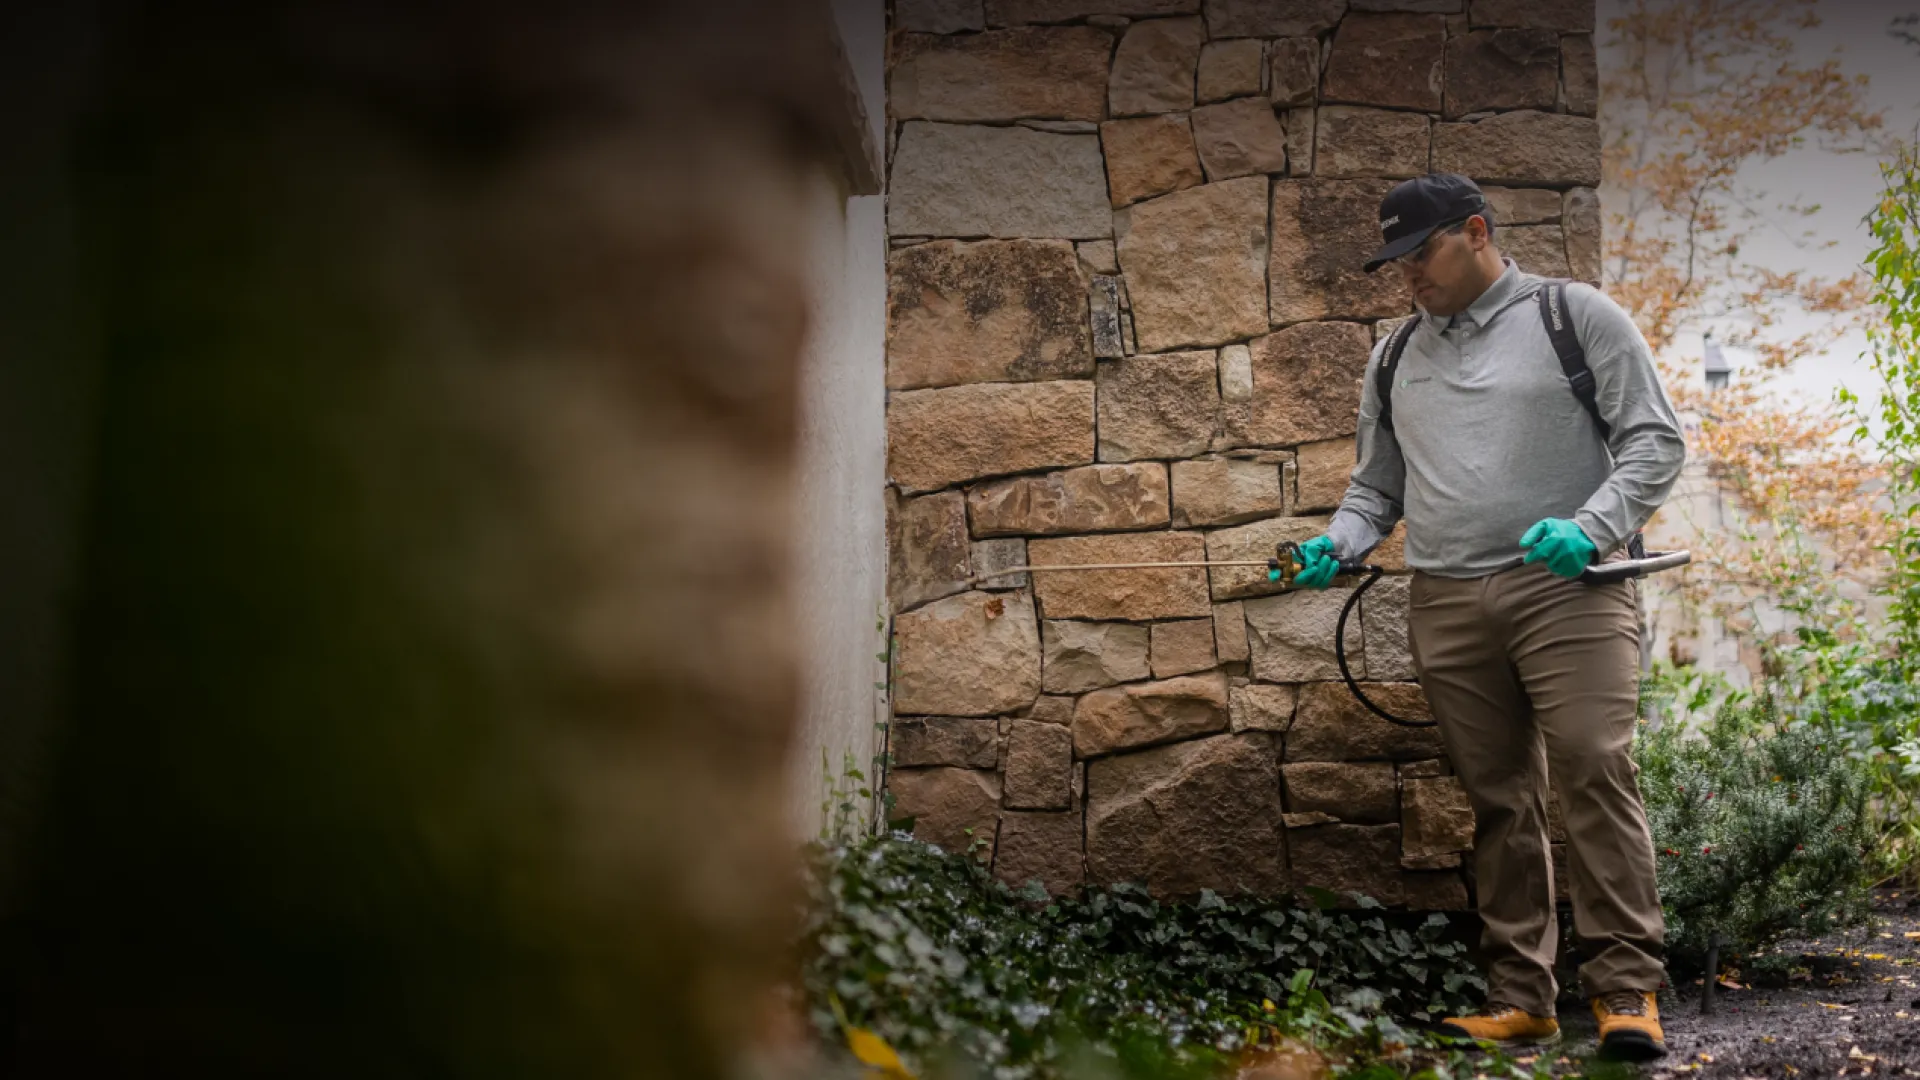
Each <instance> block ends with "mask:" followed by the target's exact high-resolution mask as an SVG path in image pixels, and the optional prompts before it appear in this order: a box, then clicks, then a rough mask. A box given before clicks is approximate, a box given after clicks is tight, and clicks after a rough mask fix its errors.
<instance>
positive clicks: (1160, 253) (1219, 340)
mask: <svg viewBox="0 0 1920 1080" xmlns="http://www.w3.org/2000/svg"><path fill="white" fill-rule="evenodd" d="M1128 222H1129V227H1128V228H1127V230H1126V232H1125V235H1123V236H1122V237H1121V239H1120V242H1119V255H1120V266H1121V268H1122V269H1123V270H1124V271H1125V273H1126V279H1127V292H1128V294H1129V295H1130V296H1131V298H1132V301H1133V325H1134V334H1135V337H1136V340H1137V344H1138V347H1139V348H1140V349H1141V351H1143V352H1165V351H1167V350H1171V349H1181V348H1191V347H1195V346H1214V345H1224V344H1226V343H1228V342H1231V341H1235V340H1239V339H1244V338H1248V337H1251V336H1253V335H1254V334H1258V333H1261V332H1262V331H1264V330H1265V329H1266V327H1267V290H1266V278H1267V178H1266V177H1264V176H1247V177H1241V178H1239V179H1237V180H1223V181H1221V182H1220V183H1217V184H1204V185H1202V186H1200V187H1197V188H1189V189H1187V190H1185V191H1177V192H1174V193H1173V194H1171V195H1163V196H1161V197H1160V198H1158V199H1152V200H1149V201H1147V202H1143V203H1140V204H1138V205H1136V206H1133V207H1131V208H1130V209H1129V211H1128Z"/></svg>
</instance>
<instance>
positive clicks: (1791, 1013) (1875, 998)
mask: <svg viewBox="0 0 1920 1080" xmlns="http://www.w3.org/2000/svg"><path fill="white" fill-rule="evenodd" d="M1874 908H1875V911H1876V912H1877V914H1878V916H1879V922H1878V925H1875V926H1874V927H1872V928H1871V929H1869V930H1866V931H1854V932H1852V933H1849V934H1845V935H1837V936H1834V937H1830V938H1823V939H1821V940H1819V941H1810V942H1804V943H1801V944H1800V945H1799V946H1797V948H1798V949H1799V951H1801V952H1802V953H1803V954H1804V956H1805V958H1804V959H1803V960H1802V961H1801V964H1802V966H1804V967H1806V968H1808V969H1809V971H1808V974H1806V975H1802V976H1799V977H1796V978H1795V979H1793V980H1792V981H1791V983H1790V984H1789V985H1787V986H1785V987H1768V988H1757V987H1755V988H1741V989H1726V988H1724V986H1723V988H1722V989H1721V991H1720V993H1719V995H1718V1000H1717V1002H1716V1012H1715V1013H1714V1015H1712V1016H1701V1015H1700V987H1699V985H1698V984H1697V983H1696V984H1693V985H1689V986H1684V987H1679V988H1677V989H1676V990H1674V991H1663V992H1662V993H1661V995H1660V1012H1661V1019H1662V1022H1663V1023H1664V1025H1665V1027H1666V1032H1667V1045H1668V1047H1669V1048H1670V1050H1671V1053H1670V1054H1669V1055H1668V1057H1667V1058H1666V1059H1665V1060H1664V1061H1661V1062H1657V1063H1654V1064H1652V1065H1650V1066H1647V1067H1645V1068H1643V1070H1642V1073H1641V1074H1642V1075H1643V1076H1646V1077H1648V1078H1650V1080H1694V1078H1700V1080H1708V1078H1723V1077H1724V1078H1729V1080H1732V1078H1738V1077H1772V1078H1778V1080H1816V1078H1821V1077H1841V1076H1845V1077H1866V1076H1920V894H1910V893H1904V892H1891V891H1889V892H1882V893H1881V894H1879V895H1877V896H1876V897H1875V902H1874ZM1560 1015H1561V1023H1562V1024H1563V1025H1564V1030H1565V1031H1566V1035H1567V1042H1566V1043H1565V1044H1563V1048H1562V1052H1561V1054H1560V1055H1559V1056H1558V1057H1557V1058H1556V1059H1555V1060H1554V1061H1553V1063H1552V1064H1553V1067H1554V1071H1555V1072H1556V1073H1568V1074H1571V1073H1575V1072H1578V1071H1579V1067H1580V1060H1581V1059H1582V1058H1585V1057H1587V1056H1588V1055H1590V1054H1591V1053H1592V1052H1593V1047H1594V1021H1593V1015H1592V1013H1590V1012H1588V1011H1586V1009H1585V1007H1584V1003H1579V1004H1575V1003H1573V1002H1571V1001H1566V1000H1563V1002H1562V1004H1561V1012H1560Z"/></svg>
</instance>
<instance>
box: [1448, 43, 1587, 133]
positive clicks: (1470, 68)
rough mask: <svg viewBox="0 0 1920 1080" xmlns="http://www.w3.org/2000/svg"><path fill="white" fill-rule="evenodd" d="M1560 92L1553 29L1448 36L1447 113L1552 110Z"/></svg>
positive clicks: (1450, 116)
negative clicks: (1496, 110)
mask: <svg viewBox="0 0 1920 1080" xmlns="http://www.w3.org/2000/svg"><path fill="white" fill-rule="evenodd" d="M1559 93H1560V37H1559V35H1557V34H1555V33H1554V32H1553V31H1551V30H1473V31H1470V32H1468V33H1465V34H1456V35H1454V36H1452V37H1450V38H1448V39H1447V93H1446V108H1445V109H1444V110H1443V115H1445V116H1446V117H1447V119H1449V120H1452V119H1457V118H1459V117H1462V116H1465V115H1466V114H1468V113H1475V112H1481V111H1484V110H1489V109H1552V108H1553V106H1554V102H1555V101H1556V100H1558V97H1559Z"/></svg>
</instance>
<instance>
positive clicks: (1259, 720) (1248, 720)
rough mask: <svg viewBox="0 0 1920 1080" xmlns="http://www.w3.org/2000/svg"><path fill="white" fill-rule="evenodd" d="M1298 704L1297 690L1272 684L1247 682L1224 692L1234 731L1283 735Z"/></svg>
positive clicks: (1298, 693) (1296, 688)
mask: <svg viewBox="0 0 1920 1080" xmlns="http://www.w3.org/2000/svg"><path fill="white" fill-rule="evenodd" d="M1244 626H1245V624H1244V622H1243V623H1242V627H1243V628H1244ZM1299 702H1300V689H1299V687H1296V686H1285V685H1279V684H1275V683H1248V684H1247V685H1245V686H1236V687H1233V688H1232V689H1230V690H1229V691H1228V692H1227V712H1228V716H1229V717H1230V719H1231V720H1232V721H1233V730H1235V731H1271V732H1275V733H1284V732H1285V731H1286V730H1287V729H1288V728H1289V727H1292V726H1293V713H1294V709H1295V708H1297V707H1298V705H1299Z"/></svg>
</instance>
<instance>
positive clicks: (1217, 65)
mask: <svg viewBox="0 0 1920 1080" xmlns="http://www.w3.org/2000/svg"><path fill="white" fill-rule="evenodd" d="M1265 63H1266V49H1265V47H1264V44H1263V43H1262V42H1259V41H1255V40H1252V39H1251V38H1238V39H1235V40H1232V41H1210V42H1208V43H1207V44H1205V45H1203V46H1201V48H1200V74H1199V75H1198V76H1197V77H1196V78H1195V80H1194V88H1195V91H1196V93H1197V95H1198V98H1199V100H1200V101H1202V102H1212V101H1225V100H1227V99H1228V98H1234V97H1240V96H1242V95H1245V94H1257V93H1259V92H1260V75H1261V71H1260V69H1261V67H1262V65H1264V64H1265Z"/></svg>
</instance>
